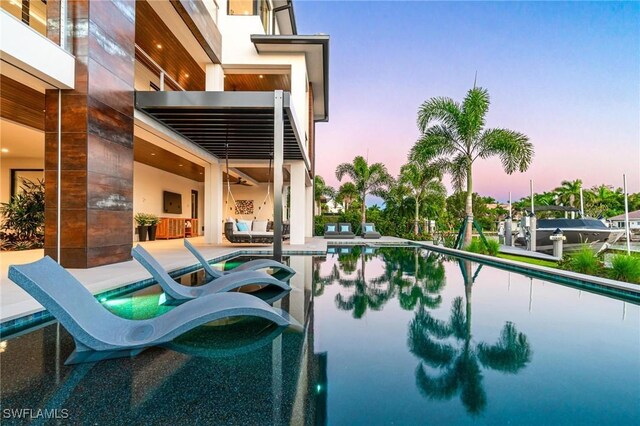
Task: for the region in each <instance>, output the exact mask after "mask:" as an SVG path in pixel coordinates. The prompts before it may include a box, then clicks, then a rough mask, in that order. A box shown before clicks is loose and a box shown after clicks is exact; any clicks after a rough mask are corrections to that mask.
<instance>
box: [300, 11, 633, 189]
mask: <svg viewBox="0 0 640 426" xmlns="http://www.w3.org/2000/svg"><path fill="white" fill-rule="evenodd" d="M295 13H296V19H297V23H298V32H299V33H300V34H315V33H327V34H329V35H330V36H331V59H330V122H329V123H319V124H318V125H317V126H316V129H317V148H316V149H317V152H316V155H317V158H318V160H317V172H318V173H319V174H321V175H322V176H324V177H325V178H326V180H327V181H328V182H329V183H330V184H332V185H337V184H338V183H337V181H336V179H335V176H334V170H335V167H336V165H337V164H338V163H340V162H343V161H350V160H351V159H352V158H353V157H354V156H355V155H359V154H360V155H366V154H367V153H368V156H369V160H370V161H372V162H375V161H380V162H384V163H385V164H386V165H387V167H388V168H389V170H390V172H392V174H394V175H395V174H397V172H398V170H399V167H400V165H401V164H402V163H403V162H404V161H405V160H406V155H407V152H408V151H409V149H410V148H411V146H412V145H413V143H414V142H415V140H416V138H417V137H418V131H417V129H416V125H415V119H416V111H417V109H418V106H419V105H420V104H421V103H422V102H423V101H425V100H426V99H428V98H430V97H433V96H449V97H452V98H454V99H456V100H461V99H462V98H463V97H464V95H465V93H466V91H467V90H468V89H469V88H471V87H472V85H473V79H474V74H475V72H476V71H477V73H478V85H480V86H483V87H485V88H487V89H488V90H489V93H490V95H491V101H492V105H491V108H490V111H489V114H488V117H487V125H488V126H490V127H498V126H499V127H506V128H510V129H513V130H518V131H521V132H523V133H525V134H527V135H528V136H529V137H530V140H531V141H532V142H533V143H534V145H535V147H536V156H535V159H534V162H533V165H532V167H531V168H530V169H529V170H528V171H527V172H525V173H522V174H514V175H510V176H509V175H506V174H504V173H503V172H502V171H501V169H500V164H499V162H498V161H497V160H488V161H482V162H481V163H477V165H476V167H475V172H474V182H475V185H474V186H475V190H476V191H477V192H479V193H481V194H483V195H492V196H494V197H497V198H499V199H503V200H504V199H505V198H506V197H507V194H508V192H509V191H512V192H513V193H514V197H519V196H522V195H525V194H526V193H527V192H528V182H529V179H534V187H535V190H537V191H543V190H549V189H552V188H553V187H555V186H557V185H559V184H560V181H561V180H562V179H577V178H581V179H583V181H584V182H585V185H586V186H592V185H596V184H601V183H606V184H612V185H614V186H621V184H622V173H624V172H626V173H627V179H628V181H629V186H630V190H631V191H633V192H636V191H640V25H639V24H638V23H639V22H640V3H639V2H633V3H632V2H617V3H613V2H610V3H605V2H597V3H591V2H573V3H564V2H562V3H558V2H546V3H542V2H535V3H534V2H417V1H414V2H401V1H393V2H392V1H386V2H383V1H308V0H298V1H296V2H295Z"/></svg>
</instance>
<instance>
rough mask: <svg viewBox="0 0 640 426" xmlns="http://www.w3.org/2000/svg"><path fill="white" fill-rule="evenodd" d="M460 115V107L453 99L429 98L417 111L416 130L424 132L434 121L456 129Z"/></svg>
mask: <svg viewBox="0 0 640 426" xmlns="http://www.w3.org/2000/svg"><path fill="white" fill-rule="evenodd" d="M461 115H462V111H461V108H460V105H459V104H458V103H457V102H456V101H454V100H453V99H451V98H446V97H439V98H431V99H429V100H427V101H425V102H424V103H423V104H422V105H420V108H419V109H418V129H420V131H421V132H424V131H425V130H426V129H427V127H429V125H430V124H431V123H432V122H433V121H435V120H437V121H440V122H441V123H443V124H445V125H447V126H450V127H456V126H457V125H458V121H459V120H460V116H461Z"/></svg>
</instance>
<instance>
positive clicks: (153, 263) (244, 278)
mask: <svg viewBox="0 0 640 426" xmlns="http://www.w3.org/2000/svg"><path fill="white" fill-rule="evenodd" d="M131 255H132V256H133V258H134V259H135V260H137V261H138V262H139V263H140V264H141V265H142V266H144V268H145V269H146V270H147V271H148V272H149V273H150V274H151V276H153V278H154V279H155V280H156V281H157V282H158V284H159V285H160V287H162V290H163V291H164V292H165V294H166V295H167V296H168V297H169V298H170V299H172V300H176V301H184V300H190V299H197V298H199V297H204V296H206V295H209V294H214V293H223V292H227V291H229V290H235V289H238V288H240V287H243V286H246V285H265V286H266V285H274V286H276V287H280V288H281V289H282V290H284V291H289V290H291V287H289V285H288V284H287V283H284V282H282V281H280V280H278V279H276V278H274V277H272V276H271V275H269V274H267V273H266V272H263V271H240V272H236V273H234V274H226V275H223V276H221V277H219V278H216V279H214V280H213V281H211V282H209V283H207V284H204V285H201V286H197V287H191V286H186V285H182V284H180V283H178V282H176V280H174V279H173V278H171V275H169V273H168V272H167V271H166V270H165V269H164V268H163V267H162V265H160V263H158V261H157V260H156V259H155V258H154V257H153V256H152V255H151V254H150V253H149V252H148V251H147V250H145V249H144V248H143V247H142V246H141V245H137V246H136V247H134V248H133V249H131Z"/></svg>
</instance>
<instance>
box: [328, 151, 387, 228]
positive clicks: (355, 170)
mask: <svg viewBox="0 0 640 426" xmlns="http://www.w3.org/2000/svg"><path fill="white" fill-rule="evenodd" d="M345 175H347V176H349V177H350V178H351V181H352V182H353V184H354V185H355V187H356V189H357V190H358V194H360V200H361V201H362V212H361V215H362V223H364V222H366V220H367V205H366V198H367V195H369V194H372V195H381V194H382V190H383V189H384V187H385V186H386V185H388V184H389V183H390V182H391V181H392V178H391V176H390V175H389V172H387V167H386V166H385V165H384V164H382V163H373V164H369V163H368V162H367V160H365V159H364V157H362V156H360V155H359V156H357V157H356V158H354V159H353V162H352V163H342V164H339V165H338V167H336V177H337V178H338V180H339V181H342V178H343V177H344V176H345Z"/></svg>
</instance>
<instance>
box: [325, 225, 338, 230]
mask: <svg viewBox="0 0 640 426" xmlns="http://www.w3.org/2000/svg"><path fill="white" fill-rule="evenodd" d="M327 232H336V226H335V225H327Z"/></svg>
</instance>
